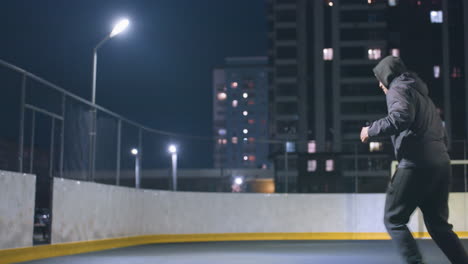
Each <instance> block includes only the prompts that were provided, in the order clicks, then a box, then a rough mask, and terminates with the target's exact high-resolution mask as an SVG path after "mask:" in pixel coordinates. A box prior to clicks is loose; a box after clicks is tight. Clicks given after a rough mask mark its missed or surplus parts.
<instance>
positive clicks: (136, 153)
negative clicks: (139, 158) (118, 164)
mask: <svg viewBox="0 0 468 264" xmlns="http://www.w3.org/2000/svg"><path fill="white" fill-rule="evenodd" d="M131 152H132V155H135V156H136V155H138V149H136V148H132V150H131Z"/></svg>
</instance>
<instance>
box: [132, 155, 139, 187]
mask: <svg viewBox="0 0 468 264" xmlns="http://www.w3.org/2000/svg"><path fill="white" fill-rule="evenodd" d="M131 152H132V155H133V156H135V188H137V189H140V179H141V178H140V153H139V152H138V149H136V148H134V149H132V151H131Z"/></svg>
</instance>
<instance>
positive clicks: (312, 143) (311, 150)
mask: <svg viewBox="0 0 468 264" xmlns="http://www.w3.org/2000/svg"><path fill="white" fill-rule="evenodd" d="M316 151H317V144H316V142H315V140H311V141H309V143H308V144H307V152H308V153H315V152H316Z"/></svg>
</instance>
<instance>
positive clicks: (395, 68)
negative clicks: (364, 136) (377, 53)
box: [369, 56, 450, 167]
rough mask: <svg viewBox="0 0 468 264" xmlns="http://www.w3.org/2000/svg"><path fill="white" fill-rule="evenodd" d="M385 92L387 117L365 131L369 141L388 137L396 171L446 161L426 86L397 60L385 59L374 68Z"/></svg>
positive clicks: (443, 135)
mask: <svg viewBox="0 0 468 264" xmlns="http://www.w3.org/2000/svg"><path fill="white" fill-rule="evenodd" d="M374 74H375V76H376V77H377V79H378V80H379V81H380V82H382V83H383V84H384V85H385V87H387V88H388V92H387V94H386V99H387V110H388V115H387V116H386V117H384V118H382V119H379V120H377V121H374V122H373V123H372V124H371V125H370V127H369V138H370V139H371V140H372V138H373V137H381V136H391V139H392V142H393V146H394V148H395V155H396V158H397V160H398V161H399V162H400V163H399V167H431V166H437V165H438V164H440V163H444V162H447V161H449V160H450V158H449V156H448V154H447V144H446V133H445V128H444V127H443V124H442V120H441V119H440V116H439V113H438V112H437V109H436V107H435V106H434V103H433V102H432V100H431V99H430V98H429V91H428V89H427V85H426V84H425V83H424V82H423V81H422V80H421V79H420V78H419V77H418V76H417V75H416V74H414V73H410V72H408V71H407V69H406V67H405V65H404V63H403V61H401V59H400V58H398V57H392V56H388V57H386V58H384V59H383V60H382V61H380V63H379V64H378V65H377V66H376V67H375V68H374Z"/></svg>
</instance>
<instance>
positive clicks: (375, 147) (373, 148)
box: [369, 142, 383, 152]
mask: <svg viewBox="0 0 468 264" xmlns="http://www.w3.org/2000/svg"><path fill="white" fill-rule="evenodd" d="M382 150H383V143H382V142H370V143H369V151H370V152H379V151H382Z"/></svg>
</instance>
